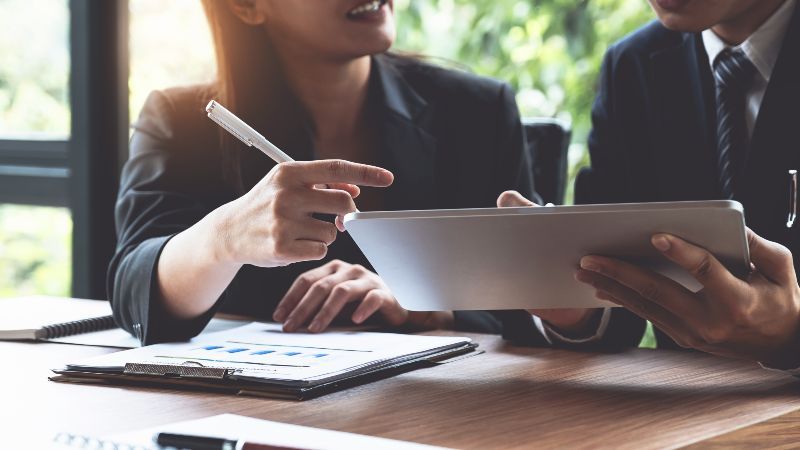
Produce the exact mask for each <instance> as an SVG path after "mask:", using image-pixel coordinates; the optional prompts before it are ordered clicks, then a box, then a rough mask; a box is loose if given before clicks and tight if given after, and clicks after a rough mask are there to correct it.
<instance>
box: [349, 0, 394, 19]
mask: <svg viewBox="0 0 800 450" xmlns="http://www.w3.org/2000/svg"><path fill="white" fill-rule="evenodd" d="M388 3H389V2H388V0H370V1H365V2H363V3H361V4H360V5H358V6H356V7H355V8H353V9H351V10H350V11H349V12H348V13H347V18H348V19H352V20H375V19H380V18H383V17H384V16H385V15H386V9H387V6H386V5H387V4H388Z"/></svg>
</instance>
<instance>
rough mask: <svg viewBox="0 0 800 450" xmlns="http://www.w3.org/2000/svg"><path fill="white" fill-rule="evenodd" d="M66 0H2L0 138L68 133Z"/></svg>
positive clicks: (58, 136) (61, 136) (53, 136)
mask: <svg viewBox="0 0 800 450" xmlns="http://www.w3.org/2000/svg"><path fill="white" fill-rule="evenodd" d="M69 64H70V62H69V7H68V1H67V0H36V1H30V0H0V139H57V140H63V139H65V138H66V137H67V136H68V135H69V132H70V108H69Z"/></svg>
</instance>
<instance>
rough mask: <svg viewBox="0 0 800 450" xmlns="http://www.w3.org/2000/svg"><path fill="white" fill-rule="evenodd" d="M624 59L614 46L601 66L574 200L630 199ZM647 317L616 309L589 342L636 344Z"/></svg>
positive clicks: (617, 346) (614, 346)
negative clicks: (586, 153) (598, 335)
mask: <svg viewBox="0 0 800 450" xmlns="http://www.w3.org/2000/svg"><path fill="white" fill-rule="evenodd" d="M624 66H625V61H624V59H623V58H622V57H621V56H620V55H618V54H617V51H616V47H611V48H610V49H609V50H608V52H607V53H606V55H605V58H604V60H603V66H602V69H601V75H600V82H599V87H598V93H597V97H596V98H595V102H594V105H593V107H592V130H591V132H590V133H589V156H590V158H591V166H590V167H589V168H585V169H583V170H582V171H581V172H580V173H579V174H578V177H577V179H576V180H575V203H576V204H592V203H619V202H627V201H630V200H629V198H628V197H630V193H629V191H630V190H629V189H628V188H627V187H626V184H627V183H626V179H627V176H626V166H627V161H626V158H625V152H626V151H627V145H626V141H625V128H626V123H628V121H627V120H626V118H625V115H624V110H625V108H624V107H620V106H621V105H620V104H621V103H623V101H624V100H623V98H624V97H623V96H624V95H626V92H627V91H626V90H625V85H629V86H630V85H631V83H628V80H626V77H627V76H628V75H627V74H628V73H629V72H630V73H633V71H626V70H625V67H624ZM646 325H647V324H646V322H645V320H644V319H642V318H640V317H638V316H636V315H635V314H633V313H631V312H630V311H628V310H627V309H624V308H614V309H613V310H612V312H611V318H610V319H609V323H608V328H606V332H605V334H604V335H603V336H602V337H601V338H600V339H599V340H597V341H595V342H592V343H591V344H587V345H588V346H592V347H595V348H599V349H605V350H616V349H623V348H627V347H636V346H638V345H639V342H640V341H641V340H642V336H643V335H644V331H645V328H646Z"/></svg>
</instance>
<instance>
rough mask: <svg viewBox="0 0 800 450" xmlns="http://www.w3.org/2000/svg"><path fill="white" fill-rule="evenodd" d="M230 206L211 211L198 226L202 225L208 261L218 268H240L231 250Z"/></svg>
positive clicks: (226, 205) (240, 264)
mask: <svg viewBox="0 0 800 450" xmlns="http://www.w3.org/2000/svg"><path fill="white" fill-rule="evenodd" d="M229 210H230V206H229V204H225V205H222V206H220V207H219V208H217V209H215V210H213V211H211V212H210V213H209V214H208V215H207V216H205V217H204V218H203V219H202V220H201V221H200V222H198V224H201V225H202V230H203V231H202V233H203V237H204V239H203V242H204V243H205V245H204V247H205V248H206V249H207V250H208V255H207V258H208V261H209V262H210V263H211V264H213V265H218V266H235V267H241V266H242V263H240V262H239V261H238V260H237V258H236V257H235V253H234V252H233V251H232V249H231V242H230V239H231V235H232V233H231V231H230V224H231V220H230V215H229Z"/></svg>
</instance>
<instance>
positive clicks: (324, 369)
mask: <svg viewBox="0 0 800 450" xmlns="http://www.w3.org/2000/svg"><path fill="white" fill-rule="evenodd" d="M468 342H470V339H468V338H459V337H441V336H418V335H405V334H395V333H370V332H359V331H344V332H328V333H322V334H310V333H284V332H283V331H281V326H280V325H279V324H267V323H251V324H248V325H245V326H242V327H238V328H234V329H232V330H227V331H222V332H218V333H209V334H203V335H200V336H198V337H197V338H195V339H193V340H192V341H191V342H188V343H170V344H158V345H152V346H148V347H142V348H138V349H134V350H128V351H124V352H119V353H113V354H110V355H103V356H99V357H95V358H91V359H88V360H85V361H82V362H79V363H77V364H71V365H70V366H69V367H70V368H71V369H92V368H105V369H111V368H117V369H120V370H121V369H122V368H123V367H124V366H125V364H126V363H145V364H161V365H188V366H194V367H216V368H227V369H233V370H234V371H235V372H234V374H233V376H232V377H231V378H239V379H254V380H268V381H271V382H279V383H280V382H286V383H287V384H297V382H300V381H306V382H311V381H319V380H325V379H329V378H334V377H337V376H339V375H341V374H345V373H355V372H358V371H360V370H366V369H369V368H373V367H375V366H378V365H381V364H385V363H387V362H395V361H400V360H403V359H404V357H411V356H420V355H424V354H426V353H431V352H434V351H439V350H442V349H445V348H450V347H453V346H457V345H462V344H464V343H468Z"/></svg>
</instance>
